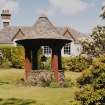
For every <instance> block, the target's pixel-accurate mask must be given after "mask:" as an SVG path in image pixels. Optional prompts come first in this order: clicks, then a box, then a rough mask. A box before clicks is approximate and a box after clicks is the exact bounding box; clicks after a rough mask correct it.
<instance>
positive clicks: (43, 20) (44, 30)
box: [0, 16, 83, 43]
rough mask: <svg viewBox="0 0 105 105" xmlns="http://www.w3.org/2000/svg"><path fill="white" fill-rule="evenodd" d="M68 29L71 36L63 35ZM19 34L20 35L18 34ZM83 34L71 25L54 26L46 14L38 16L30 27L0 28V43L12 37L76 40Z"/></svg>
mask: <svg viewBox="0 0 105 105" xmlns="http://www.w3.org/2000/svg"><path fill="white" fill-rule="evenodd" d="M67 30H68V31H69V33H70V34H71V36H72V37H71V36H66V35H65V36H64V33H65V32H66V31H67ZM19 31H21V32H22V33H23V34H24V36H23V37H22V36H21V35H20V34H18V33H19ZM19 35H20V36H19ZM82 36H83V35H82V34H81V33H79V32H77V31H75V30H74V29H72V28H71V27H66V28H64V27H56V26H54V25H53V24H52V23H51V22H50V21H49V19H48V18H47V17H46V16H41V17H39V18H38V20H37V22H36V23H35V24H34V25H33V26H31V27H24V26H23V27H13V26H11V27H6V28H4V29H2V30H0V43H12V41H13V40H14V39H16V40H21V39H64V40H73V39H72V38H74V39H75V40H76V42H78V39H79V38H81V37H82Z"/></svg>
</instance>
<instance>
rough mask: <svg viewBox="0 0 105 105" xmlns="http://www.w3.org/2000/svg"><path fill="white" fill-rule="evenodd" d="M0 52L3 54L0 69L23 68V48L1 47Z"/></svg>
mask: <svg viewBox="0 0 105 105" xmlns="http://www.w3.org/2000/svg"><path fill="white" fill-rule="evenodd" d="M0 51H1V52H2V54H3V59H2V61H1V65H0V67H1V68H10V67H13V68H23V66H24V49H23V47H20V46H18V47H13V46H2V47H0Z"/></svg>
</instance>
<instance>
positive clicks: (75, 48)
mask: <svg viewBox="0 0 105 105" xmlns="http://www.w3.org/2000/svg"><path fill="white" fill-rule="evenodd" d="M81 51H82V46H81V44H76V43H74V42H72V43H71V56H78V55H79V54H80V53H81Z"/></svg>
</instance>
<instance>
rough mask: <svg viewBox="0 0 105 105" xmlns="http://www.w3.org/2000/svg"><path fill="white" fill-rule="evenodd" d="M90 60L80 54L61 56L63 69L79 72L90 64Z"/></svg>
mask: <svg viewBox="0 0 105 105" xmlns="http://www.w3.org/2000/svg"><path fill="white" fill-rule="evenodd" d="M90 62H91V61H90V60H89V59H86V58H85V57H82V56H77V57H70V58H63V69H64V70H69V71H74V72H81V71H83V70H84V69H86V68H88V67H89V65H90Z"/></svg>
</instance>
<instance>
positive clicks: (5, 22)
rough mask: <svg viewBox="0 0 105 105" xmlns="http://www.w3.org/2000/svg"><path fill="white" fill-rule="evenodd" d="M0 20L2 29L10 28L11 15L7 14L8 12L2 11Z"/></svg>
mask: <svg viewBox="0 0 105 105" xmlns="http://www.w3.org/2000/svg"><path fill="white" fill-rule="evenodd" d="M1 18H2V23H3V27H4V28H5V27H7V26H10V21H11V13H10V12H9V10H2V13H1Z"/></svg>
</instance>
